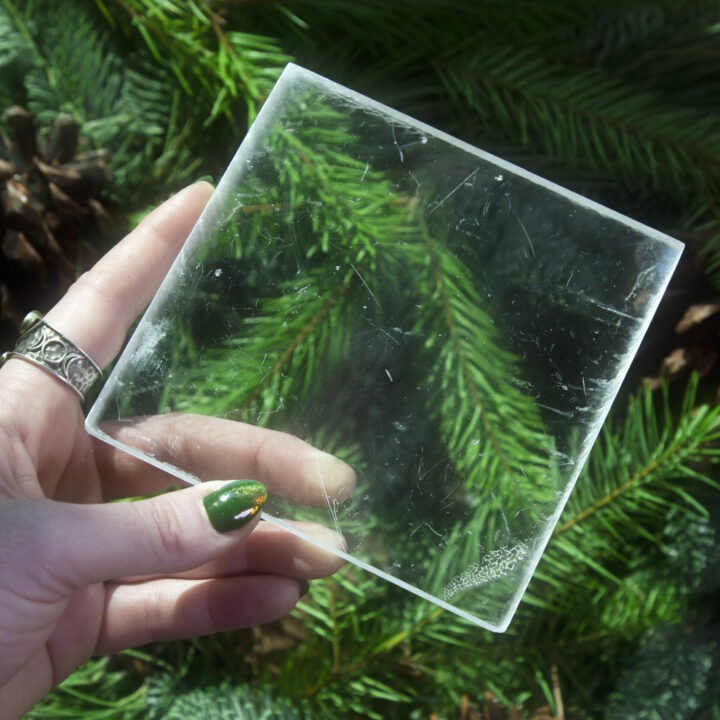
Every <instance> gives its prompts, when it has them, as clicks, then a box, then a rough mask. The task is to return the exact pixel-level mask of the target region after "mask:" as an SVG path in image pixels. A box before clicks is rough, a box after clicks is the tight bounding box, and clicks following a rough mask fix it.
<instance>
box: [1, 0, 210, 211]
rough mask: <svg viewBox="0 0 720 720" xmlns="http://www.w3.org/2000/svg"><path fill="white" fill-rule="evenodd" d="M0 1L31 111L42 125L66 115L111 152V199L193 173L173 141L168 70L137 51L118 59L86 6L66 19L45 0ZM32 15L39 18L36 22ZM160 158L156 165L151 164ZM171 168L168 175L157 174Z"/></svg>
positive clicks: (174, 107)
mask: <svg viewBox="0 0 720 720" xmlns="http://www.w3.org/2000/svg"><path fill="white" fill-rule="evenodd" d="M4 3H5V11H6V13H7V17H8V18H10V21H11V23H12V27H13V28H14V31H15V33H16V34H17V36H19V37H21V38H23V42H24V43H25V45H26V48H27V50H26V57H27V58H31V61H32V64H31V66H30V67H28V68H27V69H26V72H25V75H24V77H23V80H22V82H23V86H24V92H25V93H26V95H27V104H28V107H29V109H30V110H32V111H33V112H34V113H35V114H36V116H37V117H38V118H39V119H40V121H41V123H46V124H49V123H50V121H51V120H52V118H54V117H55V116H56V115H57V114H58V113H60V112H67V113H69V114H71V115H72V116H73V117H74V118H75V119H76V120H77V121H78V122H79V123H80V124H81V132H82V135H83V137H86V138H88V139H89V140H90V142H91V143H92V145H93V146H94V147H96V148H105V149H107V150H110V151H111V153H112V168H113V172H114V174H115V184H116V187H119V188H122V191H121V192H122V193H123V194H122V195H121V196H119V197H118V198H116V199H120V200H123V201H125V202H127V201H132V200H133V199H135V198H137V197H139V196H142V195H143V194H144V191H145V192H146V191H147V188H148V186H149V185H152V184H153V183H154V182H157V181H158V180H162V181H168V182H182V181H183V180H184V179H186V178H187V176H188V174H189V173H191V172H193V169H194V168H195V167H197V163H196V162H194V161H193V160H192V159H191V157H190V154H189V150H188V148H185V147H178V145H177V136H176V133H175V125H176V124H177V117H175V114H176V113H177V103H176V102H175V101H174V94H173V89H172V87H171V85H170V83H169V82H168V80H169V78H168V76H167V73H165V72H163V71H162V70H161V69H158V68H157V67H154V66H152V65H150V64H148V63H146V62H140V61H139V58H138V57H137V56H135V57H131V58H124V57H122V56H121V54H120V50H119V48H118V46H117V45H116V44H115V43H114V42H113V39H112V38H111V37H110V36H109V35H108V34H107V33H106V32H104V28H103V27H102V26H99V25H98V22H97V17H96V16H95V15H94V14H93V13H92V11H91V9H89V8H88V7H86V6H84V5H83V6H79V7H78V8H77V11H76V12H74V13H73V14H72V15H71V16H68V14H67V12H66V9H64V8H59V7H58V6H57V5H56V4H55V3H51V2H47V0H35V1H34V2H32V3H30V4H29V5H25V6H23V5H22V4H20V3H16V2H14V0H4ZM38 16H42V17H43V18H44V21H43V23H41V24H37V23H35V24H34V18H35V17H38ZM68 17H71V18H72V26H73V29H72V32H68V29H67V23H68ZM185 133H186V134H187V130H186V131H185ZM177 135H180V133H179V132H178V133H177ZM171 136H175V137H174V138H173V137H171ZM173 139H174V140H175V143H174V146H173ZM171 148H172V150H171ZM168 152H170V153H171V155H172V163H169V162H168V160H169V158H168V157H167V154H168ZM161 153H162V154H161ZM158 156H160V157H161V160H162V163H160V162H159V163H158V165H157V166H155V162H156V158H157V157H158ZM169 165H170V166H171V167H172V170H171V172H170V173H166V174H165V173H163V174H162V176H161V177H160V173H161V172H162V171H163V170H165V169H166V168H167V167H168V166H169Z"/></svg>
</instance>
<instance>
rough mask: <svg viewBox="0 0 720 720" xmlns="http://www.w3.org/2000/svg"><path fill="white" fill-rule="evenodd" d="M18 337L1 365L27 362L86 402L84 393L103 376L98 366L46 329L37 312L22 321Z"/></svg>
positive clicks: (45, 324) (58, 334) (51, 330)
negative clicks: (52, 377) (61, 382)
mask: <svg viewBox="0 0 720 720" xmlns="http://www.w3.org/2000/svg"><path fill="white" fill-rule="evenodd" d="M20 333H21V335H20V337H19V338H18V341H17V343H16V344H15V348H14V349H13V350H11V351H9V352H6V353H3V355H2V357H0V364H2V363H4V362H5V361H6V360H8V359H10V358H11V357H18V358H21V359H22V360H27V361H28V362H31V363H32V364H33V365H37V366H38V367H41V368H42V369H43V370H46V371H47V372H49V373H51V374H53V375H54V376H55V377H57V378H59V379H60V380H62V381H63V382H64V383H65V384H66V385H69V386H70V387H71V388H72V389H73V390H74V391H75V392H76V393H77V394H78V395H79V396H80V398H81V399H82V400H85V393H86V392H87V391H88V390H89V389H90V386H91V385H92V384H93V383H94V382H95V381H96V380H97V379H98V378H99V377H100V376H101V375H102V372H101V370H100V368H99V367H98V366H97V363H95V361H94V360H93V359H92V358H91V357H90V356H89V355H87V353H84V352H83V351H82V350H81V349H80V348H79V347H78V346H77V345H75V343H73V342H71V341H70V340H68V339H67V338H66V337H65V336H64V335H63V334H62V333H59V332H58V331H57V330H56V329H55V328H54V327H52V326H50V325H48V324H47V323H46V322H45V321H44V320H43V319H42V315H41V314H40V313H39V312H37V310H33V311H32V312H31V313H29V314H28V315H27V316H26V317H25V319H24V320H23V322H22V325H21V326H20Z"/></svg>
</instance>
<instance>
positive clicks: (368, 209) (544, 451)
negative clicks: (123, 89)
mask: <svg viewBox="0 0 720 720" xmlns="http://www.w3.org/2000/svg"><path fill="white" fill-rule="evenodd" d="M680 252H681V245H680V243H678V242H677V241H675V240H673V239H671V238H669V237H666V236H664V235H662V234H660V233H658V232H655V231H653V230H651V229H650V228H647V227H644V226H642V225H640V224H638V223H636V222H633V221H631V220H629V219H627V218H624V217H622V216H620V215H618V214H616V213H614V212H612V211H610V210H607V209H605V208H603V207H600V206H599V205H597V204H594V203H592V202H590V201H588V200H586V199H584V198H582V197H580V196H578V195H575V194H573V193H571V192H568V191H566V190H564V189H562V188H560V187H557V186H555V185H553V184H551V183H549V182H547V181H545V180H543V179H541V178H539V177H536V176H534V175H532V174H530V173H528V172H526V171H524V170H522V169H521V168H518V167H515V166H513V165H511V164H509V163H507V162H504V161H502V160H500V159H498V158H495V157H492V156H490V155H488V154H487V153H484V152H482V151H480V150H478V149H476V148H473V147H471V146H469V145H466V144H464V143H462V142H459V141H457V140H455V139H453V138H451V137H449V136H447V135H445V134H443V133H440V132H438V131H436V130H434V129H432V128H430V127H428V126H426V125H423V124H421V123H419V122H416V121H415V120H413V119H411V118H409V117H406V116H404V115H401V114H399V113H397V112H395V111H393V110H391V109H389V108H387V107H384V106H382V105H379V104H378V103H375V102H373V101H371V100H369V99H367V98H365V97H362V96H360V95H358V94H356V93H354V92H352V91H350V90H347V89H345V88H343V87H340V86H339V85H336V84H334V83H332V82H330V81H328V80H326V79H324V78H321V77H319V76H317V75H315V74H313V73H310V72H308V71H306V70H303V69H302V68H299V67H297V66H294V65H290V66H288V68H287V69H286V70H285V72H284V73H283V75H282V77H281V78H280V80H279V82H278V83H277V86H276V87H275V89H274V90H273V92H272V94H271V95H270V97H269V98H268V100H267V102H266V104H265V105H264V107H263V109H262V111H261V113H260V115H259V116H258V118H257V120H256V122H255V123H254V125H253V127H252V128H251V130H250V132H249V133H248V135H247V137H246V138H245V140H244V142H243V143H242V145H241V147H240V149H239V150H238V153H237V155H236V156H235V159H234V160H233V162H232V164H231V165H230V167H229V168H228V170H227V172H226V174H225V176H224V177H223V179H222V181H221V183H220V184H219V186H218V188H217V191H216V192H215V194H214V196H213V198H212V200H211V202H210V204H209V205H208V207H207V209H206V210H205V212H204V214H203V215H202V217H201V219H200V221H199V222H198V224H197V226H196V228H195V229H194V231H193V233H192V235H191V237H190V238H189V240H188V242H187V244H186V246H185V248H184V249H183V251H182V253H181V255H180V257H179V258H178V260H177V262H176V263H175V265H174V266H173V268H172V270H171V271H170V273H169V274H168V276H167V278H166V280H165V282H164V284H163V286H162V288H161V290H160V291H159V293H158V294H157V296H156V298H155V300H154V301H153V303H152V305H151V306H150V308H149V309H148V311H147V313H146V314H145V316H144V318H143V320H142V321H141V322H140V324H139V326H138V328H137V330H136V332H135V334H134V335H133V337H132V338H131V340H130V342H129V344H128V346H127V348H126V350H125V352H124V353H123V355H122V357H121V358H120V360H119V361H118V363H117V365H116V367H115V370H114V371H113V373H112V374H111V376H110V378H109V380H108V382H107V383H106V385H105V387H104V389H103V391H102V393H101V395H100V397H99V399H98V400H97V403H96V404H95V406H94V407H93V409H92V411H91V413H90V415H89V418H88V429H89V431H90V432H91V433H93V434H95V435H96V436H98V437H101V438H103V439H105V440H107V441H109V442H112V443H113V444H115V445H117V446H119V447H122V448H123V449H125V450H127V451H128V452H130V453H132V454H134V455H136V456H138V457H141V458H143V459H145V460H147V461H148V462H150V463H153V464H155V465H158V466H160V467H163V468H165V469H167V470H170V471H171V472H172V473H174V474H175V475H176V476H178V477H180V478H183V479H184V480H186V481H188V482H197V481H199V480H204V479H211V478H205V477H203V476H202V472H198V471H197V470H195V471H194V472H191V470H190V468H188V467H182V466H180V465H178V463H177V462H176V460H175V458H174V456H173V452H172V448H171V447H169V446H168V445H167V444H159V445H154V444H152V443H144V442H142V441H138V442H136V443H135V442H134V443H132V444H129V443H128V441H127V440H123V439H122V438H121V437H120V435H118V434H117V428H118V427H122V426H123V424H124V423H125V424H127V423H133V422H136V419H137V418H139V417H147V416H149V415H154V414H163V413H167V412H188V413H200V414H203V415H211V416H216V417H221V418H227V419H234V420H242V421H245V422H250V423H253V424H257V425H262V426H266V427H270V428H275V429H280V430H284V431H287V432H290V433H293V434H296V435H299V436H301V437H302V438H304V439H306V440H308V441H309V442H311V443H312V444H314V445H315V446H317V447H319V448H321V449H324V450H326V451H328V452H331V453H334V454H337V455H338V456H340V457H342V458H343V459H345V460H347V461H348V462H349V463H350V464H352V465H353V466H354V467H355V469H356V470H357V472H358V485H357V487H356V489H355V491H354V493H353V494H352V496H351V497H349V498H347V499H345V500H344V501H337V500H328V502H327V503H325V505H324V506H322V507H315V508H312V507H306V506H303V505H301V504H299V503H295V502H289V501H287V500H283V499H282V495H283V492H282V488H277V487H276V488H272V490H273V496H272V499H271V500H269V501H268V504H267V505H266V506H265V512H264V516H265V517H266V519H267V520H268V521H269V522H276V523H279V524H284V521H285V520H297V519H302V520H313V521H315V522H319V523H322V524H323V525H326V526H327V527H329V528H333V529H336V530H338V531H340V532H342V534H343V535H344V537H345V541H346V543H347V553H344V556H345V557H346V558H347V559H349V560H351V561H352V562H356V563H357V564H358V565H361V566H362V567H364V568H366V569H368V570H370V571H372V572H375V573H376V574H378V575H379V576H381V577H383V578H385V579H386V580H389V581H391V582H395V583H397V584H400V585H402V586H403V587H405V588H407V589H408V590H410V591H412V592H416V593H418V594H419V595H421V596H423V597H425V598H427V599H428V600H431V601H432V602H435V603H438V604H439V605H441V606H443V607H446V608H447V609H450V610H452V611H454V612H457V613H459V614H460V615H462V616H464V617H466V618H468V619H470V620H472V621H473V622H475V623H477V624H479V625H482V626H484V627H487V628H490V629H493V630H503V629H504V628H506V627H507V624H508V623H509V621H510V618H511V617H512V614H513V612H514V610H515V608H516V606H517V604H518V602H519V600H520V598H521V596H522V593H523V591H524V589H525V587H526V585H527V583H528V581H529V578H530V576H531V574H532V572H533V569H534V567H535V565H536V564H537V562H538V559H539V557H540V555H541V553H542V550H543V548H544V546H545V544H546V542H547V540H548V538H549V535H550V533H551V532H552V529H553V527H554V525H555V523H556V521H557V519H558V516H559V514H560V512H561V510H562V508H563V505H564V503H565V500H566V499H567V496H568V494H569V493H570V491H571V490H572V487H573V485H574V483H575V480H576V478H577V476H578V473H579V472H580V469H581V467H582V464H583V462H584V460H585V458H586V456H587V454H588V452H589V450H590V447H591V445H592V443H593V441H594V440H595V437H596V435H597V433H598V431H599V429H600V426H601V424H602V422H603V420H604V418H605V416H606V414H607V412H608V409H609V406H610V404H611V402H612V400H613V398H614V396H615V394H616V392H617V390H618V387H619V385H620V383H621V381H622V378H623V376H624V375H625V373H626V370H627V368H628V366H629V364H630V361H631V359H632V357H633V355H634V354H635V352H636V349H637V347H638V345H639V343H640V340H641V338H642V336H643V334H644V332H645V329H646V327H647V325H648V323H649V321H650V318H651V316H652V314H653V312H654V311H655V308H656V306H657V304H658V302H659V299H660V297H661V295H662V293H663V291H664V288H665V286H666V284H667V282H668V280H669V277H670V275H671V273H672V271H673V269H674V267H675V264H676V262H677V260H678V257H679V255H680ZM290 529H291V530H293V531H294V532H299V531H298V530H297V528H293V527H292V526H290Z"/></svg>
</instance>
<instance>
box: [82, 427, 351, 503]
mask: <svg viewBox="0 0 720 720" xmlns="http://www.w3.org/2000/svg"><path fill="white" fill-rule="evenodd" d="M100 429H101V430H102V432H103V433H105V434H106V435H107V436H108V437H109V438H111V439H112V440H115V441H116V442H118V443H120V444H121V445H123V446H126V447H130V448H133V449H134V450H136V451H138V452H140V453H143V454H144V455H146V456H149V457H151V458H152V459H153V460H155V461H156V462H158V463H160V464H161V465H163V466H167V467H169V468H176V469H180V470H182V471H183V472H184V473H189V474H190V475H192V476H194V477H195V478H196V479H197V480H203V481H204V480H229V479H238V478H252V479H255V480H260V481H261V482H262V483H263V484H265V485H266V486H267V487H268V489H269V490H270V491H271V492H272V493H273V494H275V495H279V496H282V497H286V498H291V499H294V500H298V501H300V502H302V503H304V504H306V505H320V506H322V505H325V504H326V503H327V502H328V501H329V500H344V499H345V498H347V497H348V496H349V495H350V494H351V493H352V491H353V489H354V487H355V480H356V478H355V471H354V470H353V469H352V468H351V467H350V466H349V465H346V464H345V463H344V462H342V461H341V460H339V459H338V458H336V457H334V456H332V455H329V454H328V453H325V452H322V451H321V450H317V449H316V448H314V447H312V446H311V445H308V443H306V442H304V441H303V440H301V439H300V438H297V437H295V436H293V435H288V434H287V433H283V432H278V431H277V430H268V429H266V428H258V427H255V426H253V425H247V424H245V423H240V422H235V421H233V420H225V419H222V418H215V417H208V416H204V415H192V414H183V413H167V414H165V415H150V416H146V417H140V418H137V419H135V420H132V421H130V420H123V421H112V422H104V423H102V424H101V426H100ZM95 457H96V460H97V462H98V464H99V466H100V469H101V472H102V476H103V488H104V491H105V493H106V498H112V497H123V496H127V495H128V494H144V493H148V492H153V491H155V490H160V489H163V488H165V487H167V484H168V476H167V474H165V473H164V472H163V471H161V470H159V469H158V468H154V467H150V466H148V465H147V464H145V463H144V462H141V461H140V460H138V459H137V458H135V457H133V456H132V455H129V454H126V453H124V452H119V451H118V450H116V449H115V448H114V447H112V446H110V445H104V444H103V446H102V447H101V446H98V447H97V448H96V451H95Z"/></svg>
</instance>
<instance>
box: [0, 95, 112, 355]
mask: <svg viewBox="0 0 720 720" xmlns="http://www.w3.org/2000/svg"><path fill="white" fill-rule="evenodd" d="M3 120H4V125H5V130H6V132H5V133H4V134H2V136H0V139H1V143H0V240H1V241H2V244H1V245H0V251H1V253H2V254H1V257H2V262H1V263H0V350H5V349H8V348H9V347H10V346H11V345H12V344H13V342H14V340H15V338H16V336H17V330H18V328H19V326H20V323H21V322H22V319H23V317H24V316H25V315H26V314H27V313H28V312H29V311H30V310H32V309H39V310H42V311H45V310H47V309H48V308H49V307H50V306H52V305H53V304H54V303H55V302H56V301H57V300H58V299H59V298H60V297H61V296H62V295H63V294H64V293H65V291H66V290H67V288H68V287H69V286H70V284H71V283H72V282H73V280H74V279H75V278H76V277H77V275H78V274H79V273H80V272H82V271H83V270H85V269H86V268H88V267H89V266H90V265H92V264H93V263H94V262H95V260H97V258H98V257H99V256H100V255H101V254H102V252H103V251H104V250H105V248H106V246H107V244H108V242H109V240H110V237H111V233H112V222H111V219H110V217H109V215H108V213H107V212H106V210H105V208H104V207H103V205H102V202H101V199H100V198H101V197H102V195H103V191H104V190H105V189H106V188H107V187H108V185H109V183H110V182H111V180H112V177H111V174H110V171H109V169H108V154H107V153H106V152H104V151H93V152H87V153H82V154H77V149H78V143H79V125H78V123H77V122H76V121H75V120H74V119H73V118H72V117H71V116H69V115H58V117H57V118H56V119H55V121H54V122H53V124H52V127H51V128H50V129H49V132H48V133H47V135H45V136H44V135H43V134H41V133H39V132H38V130H37V128H36V125H35V120H34V117H33V115H32V114H31V113H30V112H28V111H27V110H25V109H23V108H21V107H17V106H13V107H10V108H8V109H7V110H6V111H5V113H4V114H3Z"/></svg>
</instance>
